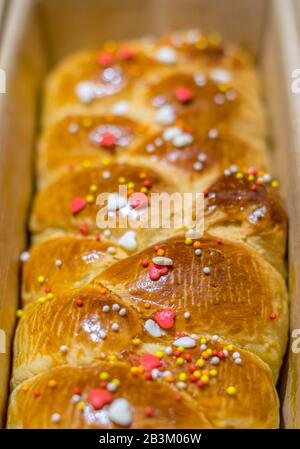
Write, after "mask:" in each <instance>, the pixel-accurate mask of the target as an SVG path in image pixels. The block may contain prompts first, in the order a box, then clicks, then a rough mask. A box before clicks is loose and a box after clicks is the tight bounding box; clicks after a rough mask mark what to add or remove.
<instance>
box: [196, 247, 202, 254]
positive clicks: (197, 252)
mask: <svg viewBox="0 0 300 449" xmlns="http://www.w3.org/2000/svg"><path fill="white" fill-rule="evenodd" d="M195 254H196V256H201V254H202V250H201V249H200V248H197V249H195Z"/></svg>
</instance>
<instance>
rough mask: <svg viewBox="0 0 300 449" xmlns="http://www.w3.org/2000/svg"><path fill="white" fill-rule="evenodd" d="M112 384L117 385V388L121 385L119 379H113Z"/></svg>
mask: <svg viewBox="0 0 300 449" xmlns="http://www.w3.org/2000/svg"><path fill="white" fill-rule="evenodd" d="M111 383H112V384H114V385H117V387H118V386H119V385H120V383H121V382H120V380H119V379H113V380H112V381H111Z"/></svg>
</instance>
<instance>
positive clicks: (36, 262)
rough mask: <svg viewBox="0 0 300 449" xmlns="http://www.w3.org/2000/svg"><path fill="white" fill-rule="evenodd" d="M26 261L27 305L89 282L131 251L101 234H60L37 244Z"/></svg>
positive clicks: (25, 290)
mask: <svg viewBox="0 0 300 449" xmlns="http://www.w3.org/2000/svg"><path fill="white" fill-rule="evenodd" d="M29 255H30V259H29V260H28V261H27V262H26V263H25V264H24V268H23V285H22V299H23V305H26V304H27V303H29V302H31V301H34V300H37V299H39V298H43V297H47V295H49V293H50V297H52V295H57V294H58V293H59V292H61V291H64V290H72V289H74V288H79V287H80V286H82V285H86V284H88V283H89V282H90V281H91V279H93V277H95V276H96V275H97V274H99V273H100V272H101V271H102V270H103V269H104V268H106V267H107V266H109V265H112V264H113V263H115V262H116V261H117V260H120V259H122V258H124V257H126V256H127V253H126V252H125V251H124V250H123V249H122V248H120V247H119V246H118V245H115V244H113V243H110V242H105V241H101V240H100V239H99V238H98V237H91V238H89V237H85V238H83V237H70V236H68V237H58V238H54V239H50V240H46V241H44V242H42V243H40V244H36V245H33V246H32V247H31V249H30V252H29Z"/></svg>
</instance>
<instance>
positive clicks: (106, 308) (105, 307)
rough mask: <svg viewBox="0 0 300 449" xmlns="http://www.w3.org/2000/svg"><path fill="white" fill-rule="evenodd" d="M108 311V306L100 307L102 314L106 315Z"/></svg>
mask: <svg viewBox="0 0 300 449" xmlns="http://www.w3.org/2000/svg"><path fill="white" fill-rule="evenodd" d="M109 311H110V307H109V306H107V305H105V306H103V307H102V312H105V313H107V312H109Z"/></svg>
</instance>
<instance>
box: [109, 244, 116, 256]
mask: <svg viewBox="0 0 300 449" xmlns="http://www.w3.org/2000/svg"><path fill="white" fill-rule="evenodd" d="M107 252H108V253H109V254H116V248H115V247H114V246H109V247H108V248H107Z"/></svg>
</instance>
